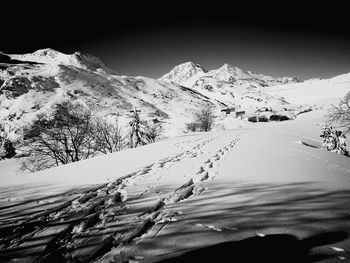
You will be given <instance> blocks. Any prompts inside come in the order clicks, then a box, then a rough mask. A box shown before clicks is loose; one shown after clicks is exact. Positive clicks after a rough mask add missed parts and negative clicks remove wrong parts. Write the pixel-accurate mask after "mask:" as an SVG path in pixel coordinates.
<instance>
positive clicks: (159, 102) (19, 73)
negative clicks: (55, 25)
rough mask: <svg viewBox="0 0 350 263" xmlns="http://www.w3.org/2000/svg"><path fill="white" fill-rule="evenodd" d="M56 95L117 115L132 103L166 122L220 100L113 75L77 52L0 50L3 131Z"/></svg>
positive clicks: (41, 109)
mask: <svg viewBox="0 0 350 263" xmlns="http://www.w3.org/2000/svg"><path fill="white" fill-rule="evenodd" d="M62 100H78V101H81V102H82V103H84V104H86V105H87V106H89V107H90V108H93V109H94V110H95V111H96V112H98V113H99V114H101V115H102V116H107V117H110V118H113V117H115V116H119V117H118V119H122V118H123V117H125V116H126V115H127V114H128V113H129V111H130V110H132V109H134V108H138V109H141V110H142V111H141V115H143V116H144V117H145V118H151V119H154V118H158V119H159V120H163V121H168V124H169V125H170V126H171V125H177V124H176V120H180V119H181V123H184V122H185V121H184V120H182V119H183V118H185V119H186V118H189V116H190V115H191V112H192V111H193V109H195V108H198V106H200V105H203V104H212V105H214V106H216V107H219V108H220V107H225V106H226V105H224V104H222V103H220V102H218V101H216V100H212V99H210V98H208V97H206V96H204V95H202V94H201V93H198V92H196V91H194V90H191V89H188V88H186V87H183V86H181V85H178V84H176V83H174V84H166V85H164V84H163V83H162V82H160V81H158V80H154V79H150V78H146V77H129V76H119V75H116V74H115V73H114V72H113V71H112V70H110V69H108V68H107V67H106V65H104V64H103V63H102V62H101V61H100V60H99V59H97V58H95V57H93V56H90V55H88V54H83V53H80V52H76V53H74V54H72V55H67V54H63V53H60V52H58V51H55V50H52V49H43V50H38V51H36V52H34V53H31V54H24V55H6V54H3V53H2V54H0V107H1V111H0V121H1V122H2V123H3V124H4V125H3V126H5V127H6V129H7V132H8V133H9V134H12V136H15V134H14V133H16V131H17V130H18V127H20V126H21V125H22V124H23V123H24V122H28V121H30V120H32V119H33V118H34V117H35V116H36V115H37V114H39V113H41V112H49V111H50V110H51V109H52V105H54V104H56V103H59V102H60V101H62ZM182 125H184V124H182Z"/></svg>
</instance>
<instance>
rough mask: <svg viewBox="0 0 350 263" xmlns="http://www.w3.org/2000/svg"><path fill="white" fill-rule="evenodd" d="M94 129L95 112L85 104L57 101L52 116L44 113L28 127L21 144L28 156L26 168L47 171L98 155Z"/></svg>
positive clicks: (24, 165) (23, 167)
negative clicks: (58, 102)
mask: <svg viewBox="0 0 350 263" xmlns="http://www.w3.org/2000/svg"><path fill="white" fill-rule="evenodd" d="M94 129H95V126H94V125H93V118H92V114H91V111H89V110H88V109H86V108H85V107H84V106H82V105H80V104H73V103H70V102H64V103H62V104H57V105H56V106H55V109H54V112H53V113H52V115H47V114H40V115H39V116H37V118H36V119H35V121H34V122H33V123H32V124H31V125H27V126H26V127H24V129H23V131H24V132H23V142H22V143H21V144H20V147H21V151H22V152H23V153H24V154H25V155H27V156H28V159H27V161H25V162H24V163H23V165H22V169H26V170H30V171H37V170H43V169H46V168H50V167H53V166H59V165H61V164H67V163H70V162H77V161H79V160H82V159H87V158H90V157H92V156H94V155H96V154H97V152H96V149H95V138H96V131H95V130H94Z"/></svg>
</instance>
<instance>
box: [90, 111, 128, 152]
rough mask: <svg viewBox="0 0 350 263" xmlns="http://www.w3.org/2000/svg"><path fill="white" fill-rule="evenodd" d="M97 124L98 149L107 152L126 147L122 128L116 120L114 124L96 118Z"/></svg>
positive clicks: (96, 142) (96, 141)
mask: <svg viewBox="0 0 350 263" xmlns="http://www.w3.org/2000/svg"><path fill="white" fill-rule="evenodd" d="M95 125H96V128H95V130H96V132H97V136H96V140H95V145H96V150H97V151H99V152H101V153H104V154H107V153H112V152H117V151H121V150H122V149H123V148H124V147H125V143H124V141H125V140H124V136H123V134H122V129H121V127H120V126H119V124H118V122H117V121H116V122H115V123H114V124H112V123H108V122H107V121H105V120H103V119H102V118H95Z"/></svg>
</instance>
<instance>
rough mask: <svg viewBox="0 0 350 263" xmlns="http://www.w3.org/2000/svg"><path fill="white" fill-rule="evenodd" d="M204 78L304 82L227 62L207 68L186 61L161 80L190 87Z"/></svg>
mask: <svg viewBox="0 0 350 263" xmlns="http://www.w3.org/2000/svg"><path fill="white" fill-rule="evenodd" d="M204 78H213V79H215V80H218V81H222V82H228V83H233V84H234V83H235V82H237V81H241V82H249V83H254V84H256V85H260V86H272V85H277V84H285V83H297V82H302V80H301V79H299V78H298V77H283V78H273V77H270V76H265V75H263V74H260V73H256V72H252V71H244V70H242V69H240V68H238V67H234V66H232V65H229V64H227V63H225V64H224V65H222V66H221V67H220V68H218V69H213V70H207V69H205V68H204V67H203V66H201V65H199V64H194V63H192V62H186V63H183V64H180V65H178V66H176V67H174V68H173V69H172V70H171V71H170V72H169V73H167V74H165V75H164V76H162V77H161V78H160V80H161V81H164V82H175V83H178V84H181V85H184V86H188V87H190V86H193V85H194V84H195V83H196V82H197V81H199V80H201V79H204Z"/></svg>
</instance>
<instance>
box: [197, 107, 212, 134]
mask: <svg viewBox="0 0 350 263" xmlns="http://www.w3.org/2000/svg"><path fill="white" fill-rule="evenodd" d="M215 117H216V116H215V114H214V108H213V107H212V106H209V105H207V106H203V107H201V108H200V109H199V110H198V111H196V112H195V113H194V121H195V122H196V123H198V125H199V127H200V129H201V130H203V131H205V132H208V131H210V130H211V129H212V127H213V125H214V121H215Z"/></svg>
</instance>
